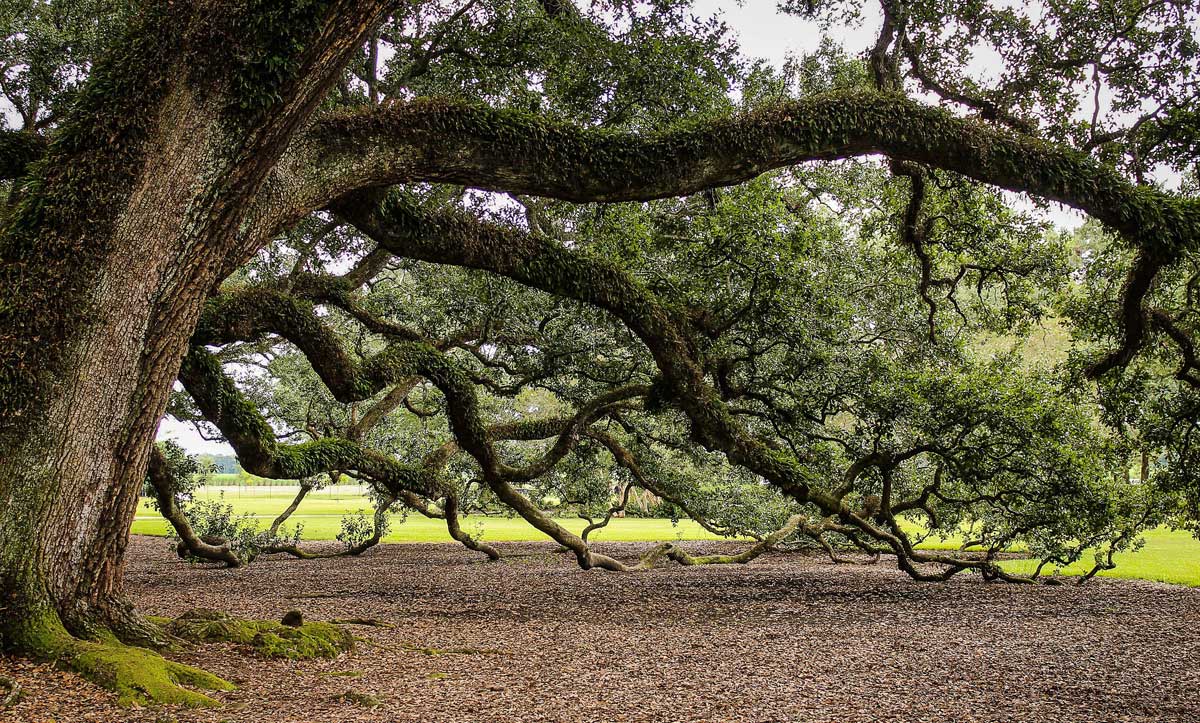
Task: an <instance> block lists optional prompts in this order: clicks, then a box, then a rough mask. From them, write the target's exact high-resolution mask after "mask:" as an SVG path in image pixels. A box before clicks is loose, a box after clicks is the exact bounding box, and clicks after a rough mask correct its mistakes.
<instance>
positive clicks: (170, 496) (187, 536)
mask: <svg viewBox="0 0 1200 723" xmlns="http://www.w3.org/2000/svg"><path fill="white" fill-rule="evenodd" d="M147 477H148V478H149V480H150V485H151V487H152V488H153V490H154V495H155V500H156V501H157V502H158V509H159V512H161V513H162V516H163V517H165V518H166V520H167V521H168V522H170V523H171V526H172V527H173V528H174V529H175V534H177V535H179V541H180V544H181V545H182V546H184V548H186V550H187V552H188V554H190V555H191V556H193V557H197V558H200V559H202V560H210V561H212V562H223V563H225V565H226V567H241V565H242V559H241V558H240V557H238V556H237V553H235V552H234V551H233V550H232V549H231V548H230V546H229V541H228V540H221V541H216V540H214V541H211V542H210V541H208V540H204V539H202V538H201V537H200V536H199V535H197V534H196V533H195V532H194V531H193V530H192V525H191V523H190V522H188V519H187V515H185V514H184V512H183V510H182V509H180V507H179V503H178V502H177V501H176V499H175V489H174V484H173V480H172V477H171V474H170V470H169V469H168V466H167V460H166V458H165V457H164V456H163V453H162V450H161V449H159V448H158V447H157V446H155V447H154V448H153V449H152V450H151V452H150V464H149V467H148V470H147Z"/></svg>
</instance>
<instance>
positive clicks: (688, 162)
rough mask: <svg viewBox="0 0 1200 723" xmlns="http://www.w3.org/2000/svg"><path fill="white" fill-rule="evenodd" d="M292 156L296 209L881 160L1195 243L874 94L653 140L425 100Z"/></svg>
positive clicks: (810, 102) (1197, 207) (352, 118)
mask: <svg viewBox="0 0 1200 723" xmlns="http://www.w3.org/2000/svg"><path fill="white" fill-rule="evenodd" d="M292 153H293V157H291V158H290V159H286V160H285V165H286V167H288V168H290V169H293V171H292V172H294V173H296V174H297V175H300V176H301V177H302V178H303V179H304V180H303V181H301V184H302V185H303V186H304V187H306V188H309V189H311V195H310V197H309V198H307V199H305V200H302V201H301V202H300V204H301V205H302V206H304V207H305V208H304V210H305V211H307V210H314V209H317V208H321V207H324V206H326V205H328V204H329V203H331V202H333V201H334V200H336V197H335V196H336V195H344V194H345V193H347V192H349V191H353V190H356V189H362V188H369V187H378V186H387V185H394V184H398V183H408V182H416V181H430V182H445V183H456V184H463V185H468V186H473V187H478V188H485V189H490V190H495V191H502V192H509V193H523V194H530V195H537V196H550V197H555V198H560V199H564V200H569V201H581V202H583V201H621V200H649V199H654V198H663V197H668V196H678V195H684V194H691V193H697V192H699V191H703V190H705V189H709V188H713V187H716V186H724V185H732V184H735V183H738V182H741V181H745V180H748V179H750V178H753V177H754V176H757V175H759V174H761V173H764V172H765V171H768V170H771V169H774V168H780V167H784V166H791V165H796V164H798V163H803V162H805V161H815V160H832V159H838V158H845V157H850V156H861V155H867V154H872V153H882V154H885V155H887V156H889V157H892V158H894V159H898V160H907V161H914V162H917V163H922V164H925V165H929V166H932V167H935V168H940V169H943V170H948V171H953V172H955V173H960V174H962V175H964V176H967V177H969V178H973V179H975V180H978V181H981V182H983V183H987V184H990V185H993V186H998V187H1001V188H1005V189H1008V190H1012V191H1019V192H1026V193H1030V194H1033V195H1035V196H1041V197H1043V198H1046V199H1048V200H1052V201H1058V202H1060V203H1065V204H1067V205H1069V206H1072V207H1074V208H1078V209H1080V210H1082V211H1084V212H1086V213H1088V214H1089V215H1091V216H1093V217H1094V218H1096V219H1098V220H1100V221H1102V222H1104V223H1105V224H1106V225H1108V226H1110V227H1111V228H1113V229H1115V230H1116V231H1118V232H1119V233H1121V234H1122V235H1123V236H1125V237H1126V238H1127V239H1129V240H1130V241H1131V242H1133V243H1134V244H1135V245H1137V246H1139V247H1142V248H1146V249H1155V250H1161V251H1162V252H1164V253H1166V254H1168V255H1171V256H1174V255H1177V254H1178V253H1180V252H1181V251H1183V250H1184V249H1188V248H1192V247H1194V246H1195V245H1196V244H1197V240H1198V239H1200V202H1197V201H1195V200H1188V199H1184V198H1181V197H1179V196H1175V195H1172V194H1167V193H1162V192H1160V191H1157V190H1154V189H1152V188H1149V187H1142V186H1134V185H1133V184H1131V183H1130V182H1129V181H1127V180H1126V179H1125V178H1123V177H1122V176H1120V175H1119V174H1117V173H1116V172H1114V171H1112V170H1110V169H1107V168H1105V167H1103V166H1101V165H1100V164H1098V163H1096V162H1094V161H1093V160H1091V159H1089V158H1088V157H1087V156H1086V155H1085V154H1084V153H1081V152H1079V151H1077V150H1075V149H1072V148H1069V147H1065V146H1060V145H1054V144H1051V143H1048V142H1046V141H1043V140H1039V139H1036V138H1032V137H1028V136H1023V135H1019V134H1014V133H1012V132H1009V131H1005V130H999V129H996V128H995V127H992V126H990V125H988V124H987V123H984V122H980V121H977V120H971V119H963V118H957V117H955V116H953V115H951V114H950V113H947V112H946V111H944V110H942V109H939V108H934V107H931V106H928V105H924V104H921V103H918V102H915V101H913V100H911V99H908V98H906V97H903V96H901V95H894V94H884V93H877V92H864V91H853V92H844V91H843V92H833V93H826V94H822V95H817V96H812V97H809V98H805V99H802V100H796V101H790V102H784V103H780V104H777V105H774V106H772V107H769V108H764V109H760V110H756V111H753V112H751V113H747V114H744V115H739V116H734V117H730V118H724V119H717V120H710V121H704V122H695V123H691V124H681V125H680V126H679V127H678V128H677V129H674V130H669V131H664V132H661V133H657V134H649V135H636V134H630V133H618V132H612V131H606V130H597V129H582V128H578V127H575V126H572V125H569V124H563V123H556V122H554V121H550V120H547V119H545V118H541V117H538V116H532V115H529V114H525V113H521V112H517V111H512V110H497V109H493V108H487V107H483V106H478V105H472V104H468V103H463V102H456V101H449V100H441V99H436V100H430V99H421V100H415V101H411V102H406V103H393V104H389V105H385V106H383V107H379V108H368V109H365V110H362V111H355V112H347V113H340V114H332V115H329V116H326V117H324V118H322V119H319V120H317V121H316V122H315V123H314V124H313V125H312V127H311V128H309V129H308V131H307V132H306V134H305V135H304V136H303V137H302V138H301V139H299V142H298V143H296V144H295V147H294V149H293V151H292ZM305 176H307V177H305Z"/></svg>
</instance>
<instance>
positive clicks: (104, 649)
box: [60, 641, 234, 708]
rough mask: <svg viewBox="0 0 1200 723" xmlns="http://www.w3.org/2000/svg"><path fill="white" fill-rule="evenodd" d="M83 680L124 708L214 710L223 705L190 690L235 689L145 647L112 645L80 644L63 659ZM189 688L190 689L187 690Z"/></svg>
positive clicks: (212, 676)
mask: <svg viewBox="0 0 1200 723" xmlns="http://www.w3.org/2000/svg"><path fill="white" fill-rule="evenodd" d="M60 661H61V662H63V663H65V665H66V666H67V667H69V668H70V669H71V670H74V671H75V672H77V673H79V674H80V675H82V676H83V677H85V678H87V679H88V680H91V681H92V682H94V683H97V684H99V685H101V686H103V687H105V688H107V689H109V690H111V691H114V692H115V693H116V694H117V702H118V703H119V704H120V705H123V706H131V705H150V704H154V703H161V704H172V705H184V706H188V707H191V708H203V707H213V706H217V705H220V703H219V702H218V701H216V700H214V699H213V698H210V697H208V696H207V695H204V694H203V693H197V692H195V691H194V690H189V688H201V689H205V690H233V688H234V686H233V684H232V683H229V682H228V681H225V680H223V679H221V678H218V677H217V676H215V675H213V674H212V673H209V672H206V671H203V670H200V669H199V668H193V667H192V666H190V665H183V664H182V663H176V662H173V661H170V660H167V659H165V658H163V657H162V656H161V655H159V654H158V653H155V652H153V651H150V650H146V649H145V648H134V647H130V646H127V645H122V644H120V643H117V642H115V641H114V642H112V643H91V642H78V643H75V644H74V645H72V646H71V652H70V657H69V659H60ZM184 686H188V687H184Z"/></svg>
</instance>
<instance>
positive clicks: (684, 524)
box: [133, 486, 1200, 587]
mask: <svg viewBox="0 0 1200 723" xmlns="http://www.w3.org/2000/svg"><path fill="white" fill-rule="evenodd" d="M294 494H295V490H294V488H291V489H289V488H287V487H281V486H275V487H265V486H264V487H240V488H236V489H232V490H228V491H227V492H226V493H225V500H226V501H228V502H230V503H232V504H233V505H234V508H235V509H236V510H237V511H238V512H239V513H243V512H244V513H250V514H253V515H256V516H258V517H260V518H262V520H263V525H264V526H265V525H267V524H269V522H270V520H271V519H272V518H274V517H275V516H276V515H278V514H279V513H280V512H282V511H283V509H284V508H285V507H287V505H288V503H289V502H290V501H291V499H292V496H293V495H294ZM197 496H198V498H200V499H216V498H217V497H219V496H220V494H219V492H217V491H216V490H214V489H211V488H207V489H202V490H201V491H200V492H199V493H198V495H197ZM358 510H365V511H367V512H368V513H369V511H370V503H369V502H368V501H367V499H366V497H364V496H363V495H362V494H361V491H360V490H359V489H358V488H354V487H350V488H338V487H333V488H329V489H326V490H321V491H318V492H314V493H312V494H310V495H309V496H308V497H307V498H306V499H305V500H304V503H303V504H302V505H301V506H300V509H299V510H298V511H297V513H296V514H294V515H292V517H291V519H290V520H289V524H295V523H303V525H304V539H306V540H332V539H334V536H335V535H337V533H338V532H339V531H340V530H341V517H342V515H345V514H349V513H353V512H356V511H358ZM462 522H463V527H464V529H466V530H467V531H468V532H470V533H471V534H473V535H474V534H477V533H478V532H480V531H481V532H482V537H483V539H484V540H487V541H490V542H524V541H536V540H545V539H547V538H546V536H545V535H543V534H542V533H541V532H538V531H537V530H535V529H534V528H532V527H530V526H529V524H528V523H526V522H525V521H524V520H522V519H520V518H509V517H482V516H476V515H472V516H468V517H465V518H463V521H462ZM558 522H559V523H560V524H562V525H563V526H564V527H566V528H568V529H570V530H574V531H575V532H579V531H580V530H582V529H583V527H584V524H585V523H584V521H583V520H580V519H578V518H566V519H559V520H558ZM395 523H396V524H394V525H393V526H392V531H391V532H390V533H389V534H388V536H387V537H385V538H384V540H385V541H386V542H451V541H452V540H451V539H450V536H449V535H448V534H447V533H446V524H445V522H443V521H442V520H431V519H428V518H426V517H422V516H421V515H419V514H416V513H412V514H409V515H408V519H407V520H405V521H404V522H403V523H401V522H400V520H399V518H396V520H395ZM166 531H167V522H166V520H164V519H162V517H161V516H160V515H159V514H158V513H157V512H155V511H154V510H153V509H152V508H150V507H149V506H148V504H147V502H146V501H145V500H143V501H142V507H141V508H140V509H139V510H138V515H137V519H136V520H135V521H134V523H133V533H134V534H137V535H165V534H166ZM1145 538H1146V545H1145V547H1143V548H1142V549H1141V550H1139V551H1138V552H1131V553H1122V554H1119V555H1117V556H1116V558H1115V559H1116V562H1117V568H1116V569H1115V570H1106V571H1104V572H1101V573H1100V575H1102V576H1104V577H1117V578H1139V579H1145V580H1158V581H1160V582H1169V583H1175V584H1178V585H1190V586H1192V587H1200V540H1196V538H1194V537H1192V536H1191V535H1190V534H1189V533H1187V532H1178V531H1173V530H1169V529H1166V528H1159V529H1156V530H1151V531H1150V532H1147V533H1146V534H1145ZM591 539H592V540H594V541H599V542H604V541H607V542H651V541H662V540H713V539H719V538H718V537H717V536H715V535H713V534H711V533H709V532H707V531H706V530H704V529H703V528H702V527H700V525H698V524H696V523H695V522H692V521H691V520H681V521H680V522H679V523H678V524H673V523H672V522H671V520H664V519H646V518H638V517H625V518H621V519H614V520H613V521H612V522H611V523H610V524H609V526H608V527H606V528H604V529H602V530H597V531H596V532H593V533H592V536H591ZM960 544H962V541H961V540H955V539H949V540H945V541H943V540H929V541H928V542H927V543H926V545H925V546H926V547H929V548H941V549H955V548H957V547H958V545H960ZM1004 566H1005V567H1006V568H1007V569H1009V570H1011V571H1013V572H1018V573H1029V572H1032V571H1033V568H1034V566H1035V563H1034V562H1032V561H1029V560H1011V561H1008V562H1005V563H1004ZM1090 568H1091V558H1090V556H1089V557H1088V558H1087V559H1085V560H1084V561H1083V562H1080V563H1077V564H1075V565H1072V566H1071V567H1070V568H1068V569H1066V570H1064V571H1063V572H1064V573H1065V574H1070V575H1079V574H1082V573H1083V572H1086V571H1087V570H1088V569H1090Z"/></svg>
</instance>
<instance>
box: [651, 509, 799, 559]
mask: <svg viewBox="0 0 1200 723" xmlns="http://www.w3.org/2000/svg"><path fill="white" fill-rule="evenodd" d="M803 519H804V516H803V515H792V516H791V517H789V518H788V519H787V522H785V523H784V525H783V527H780V528H779V529H778V530H775V531H774V532H772V533H771V534H769V535H767V536H766V537H764V538H762V539H761V540H759V541H758V542H756V543H754V544H753V545H752V546H750V547H748V548H746V549H745V550H742V551H741V552H739V553H737V554H734V555H691V554H689V553H688V552H687V550H684V549H683V548H682V547H679V546H678V545H677V544H675V543H673V542H668V543H665V544H664V545H663V548H664V549H663V551H662V552H663V553H665V554H666V556H667V557H669V558H671V559H672V560H674V561H675V562H678V563H679V564H680V565H744V564H746V563H747V562H750V561H751V560H753V559H755V558H756V557H758V556H759V555H761V554H763V553H764V552H767V551H768V550H770V549H772V548H773V547H775V546H776V545H778V544H780V543H781V542H783V541H785V540H787V538H789V537H791V536H792V535H794V534H795V533H796V530H797V529H799V527H800V523H801V521H803ZM652 554H653V556H654V557H657V556H658V555H657V554H654V553H652ZM650 557H651V556H649V555H648V556H647V557H646V558H644V559H645V560H649V559H650Z"/></svg>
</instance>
